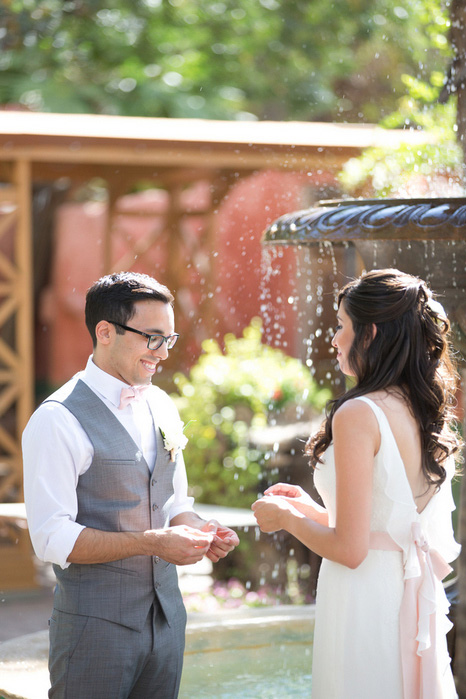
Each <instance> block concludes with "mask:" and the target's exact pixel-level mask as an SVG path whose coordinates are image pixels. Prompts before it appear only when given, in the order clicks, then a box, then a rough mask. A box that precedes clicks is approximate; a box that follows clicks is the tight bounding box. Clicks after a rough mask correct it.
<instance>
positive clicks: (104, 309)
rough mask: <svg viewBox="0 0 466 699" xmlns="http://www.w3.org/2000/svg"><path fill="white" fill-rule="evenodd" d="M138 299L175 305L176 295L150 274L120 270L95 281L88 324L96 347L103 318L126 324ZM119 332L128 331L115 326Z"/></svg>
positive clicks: (88, 301) (89, 296)
mask: <svg viewBox="0 0 466 699" xmlns="http://www.w3.org/2000/svg"><path fill="white" fill-rule="evenodd" d="M137 301H162V303H168V304H170V305H173V301H174V298H173V295H172V294H171V292H170V291H169V290H168V289H167V287H166V286H164V285H163V284H160V283H159V282H158V281H156V280H155V279H154V278H153V277H149V275H148V274H138V273H137V272H119V273H118V274H108V275H107V276H105V277H102V278H101V279H99V280H98V281H96V282H95V283H94V284H93V285H92V286H91V287H90V288H89V289H88V291H87V294H86V310H85V318H86V326H87V329H88V330H89V333H90V335H91V338H92V344H93V346H94V347H95V346H96V344H97V337H96V333H95V328H96V325H97V323H99V322H100V321H101V320H112V321H115V322H116V323H122V324H123V325H127V324H128V321H129V320H131V318H132V317H133V315H134V313H135V308H134V304H135V303H136V302H137ZM116 332H117V333H119V334H123V333H124V332H125V331H124V330H123V329H121V328H119V327H118V326H116Z"/></svg>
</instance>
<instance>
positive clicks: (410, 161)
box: [339, 82, 463, 197]
mask: <svg viewBox="0 0 466 699" xmlns="http://www.w3.org/2000/svg"><path fill="white" fill-rule="evenodd" d="M425 87H426V92H427V90H428V87H429V86H425ZM415 88H416V91H419V83H418V82H416V83H415ZM455 116H456V108H455V103H454V101H453V100H451V101H450V102H449V103H448V104H437V103H432V104H431V105H429V106H426V105H421V104H420V103H419V101H418V100H416V99H414V98H412V97H410V96H408V97H406V98H404V99H403V100H401V102H400V107H399V110H398V111H397V112H396V113H394V114H393V115H391V117H390V118H389V119H387V120H385V121H384V122H383V123H382V127H384V128H397V127H399V125H400V122H402V121H404V122H405V123H406V121H408V120H409V123H410V125H413V124H416V125H417V126H419V128H421V127H422V129H423V130H424V132H425V134H426V142H425V143H420V144H416V145H410V144H408V143H404V144H401V145H399V146H398V147H397V148H388V147H385V148H384V147H376V148H375V147H374V148H368V149H366V150H365V151H364V153H363V154H362V155H361V156H359V157H358V158H352V159H351V160H349V161H348V162H347V163H346V164H345V166H344V168H343V171H342V172H341V173H340V176H339V179H340V182H341V183H342V185H343V187H344V188H345V189H346V191H348V192H355V191H356V192H357V191H358V190H359V189H360V188H361V187H364V186H365V185H367V183H370V184H371V189H373V191H374V193H375V195H376V196H377V197H389V196H393V195H398V196H401V195H402V194H403V193H404V192H409V191H410V183H411V182H413V178H419V177H420V178H422V182H423V183H424V185H423V186H424V188H425V191H426V192H427V193H428V192H429V191H430V187H431V186H432V187H433V188H434V189H435V188H437V193H438V194H441V192H439V191H438V189H439V178H444V180H445V183H446V184H448V186H449V187H451V186H453V185H454V184H455V183H458V182H460V181H461V180H462V169H463V164H462V160H463V154H462V150H461V147H460V146H459V144H458V143H457V142H456V137H455ZM431 183H432V185H431ZM458 188H459V186H458ZM458 193H459V191H458Z"/></svg>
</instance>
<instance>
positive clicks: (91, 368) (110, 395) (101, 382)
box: [82, 355, 128, 407]
mask: <svg viewBox="0 0 466 699" xmlns="http://www.w3.org/2000/svg"><path fill="white" fill-rule="evenodd" d="M82 379H83V381H84V382H85V383H87V384H88V385H89V386H91V388H93V389H94V390H95V391H97V392H98V393H100V395H101V396H103V397H104V398H106V399H107V400H109V401H110V402H111V403H113V405H116V406H117V407H118V406H119V404H120V395H121V389H122V388H128V384H127V383H125V382H124V381H120V379H117V378H115V376H111V375H110V374H107V372H106V371H103V370H102V369H99V367H98V366H97V364H94V360H93V358H92V355H91V356H90V357H89V359H88V360H87V364H86V368H85V369H84V372H83V376H82Z"/></svg>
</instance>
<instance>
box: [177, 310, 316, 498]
mask: <svg viewBox="0 0 466 699" xmlns="http://www.w3.org/2000/svg"><path fill="white" fill-rule="evenodd" d="M261 337H262V326H261V322H260V320H257V319H256V320H254V321H252V323H251V325H250V326H249V327H247V328H246V329H245V330H244V332H243V337H241V338H236V337H234V336H233V335H227V336H226V337H225V351H224V352H222V349H221V347H220V346H219V344H218V343H217V342H216V341H215V340H207V341H205V342H204V343H203V354H202V355H201V357H200V358H199V361H198V362H197V364H196V365H195V366H194V367H192V369H191V370H190V373H189V376H185V375H184V374H177V375H176V376H175V383H176V386H177V388H178V391H179V394H178V395H175V396H173V397H174V398H175V400H176V402H177V405H178V408H179V411H180V415H181V419H182V420H183V422H184V423H188V422H190V421H191V422H190V424H189V425H188V427H187V429H186V432H185V434H186V436H187V437H188V438H189V442H188V444H187V446H186V448H185V452H184V454H185V460H186V465H187V470H188V480H189V483H190V487H191V489H192V493H193V495H194V496H195V497H196V498H197V499H198V500H199V501H200V502H204V503H211V504H217V505H230V506H232V505H234V506H236V507H249V506H250V504H251V502H252V500H254V497H255V496H256V494H257V491H258V484H259V482H260V479H261V474H262V471H263V462H264V456H265V454H264V452H263V451H261V450H260V449H258V448H256V447H255V446H254V445H253V444H251V443H250V440H249V430H250V428H251V427H261V426H265V425H267V420H268V418H269V416H270V415H271V414H272V415H275V414H276V412H277V411H280V410H283V409H284V408H285V407H287V406H290V405H292V406H295V407H296V410H297V414H298V415H300V414H302V412H303V411H305V410H309V409H310V408H312V409H315V410H316V411H317V410H318V411H320V410H322V408H323V407H324V405H325V403H326V401H327V400H328V399H329V398H330V395H329V392H328V391H326V390H323V389H320V388H318V387H317V385H316V383H315V382H314V380H313V378H312V376H311V375H310V373H309V371H308V369H307V368H306V367H305V366H304V365H303V364H302V363H301V362H300V361H299V360H298V359H294V358H291V357H288V356H286V355H285V354H284V353H283V352H281V351H280V350H277V349H273V348H271V347H268V346H267V345H264V344H262V342H261Z"/></svg>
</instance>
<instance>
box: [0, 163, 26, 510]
mask: <svg viewBox="0 0 466 699" xmlns="http://www.w3.org/2000/svg"><path fill="white" fill-rule="evenodd" d="M30 201H31V183H30V170H29V166H28V164H27V163H26V162H22V161H19V162H18V163H16V164H15V166H14V167H13V168H12V169H11V177H10V178H9V181H7V182H4V183H2V184H1V185H0V502H15V501H17V500H20V499H21V497H22V496H21V484H22V460H21V433H22V430H23V429H24V426H25V424H26V422H27V420H28V419H29V416H30V414H31V412H32V405H33V376H32V356H33V354H32V348H33V338H32V317H31V308H32V293H31V288H32V272H31V247H32V243H31V217H30V211H31V204H30Z"/></svg>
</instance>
